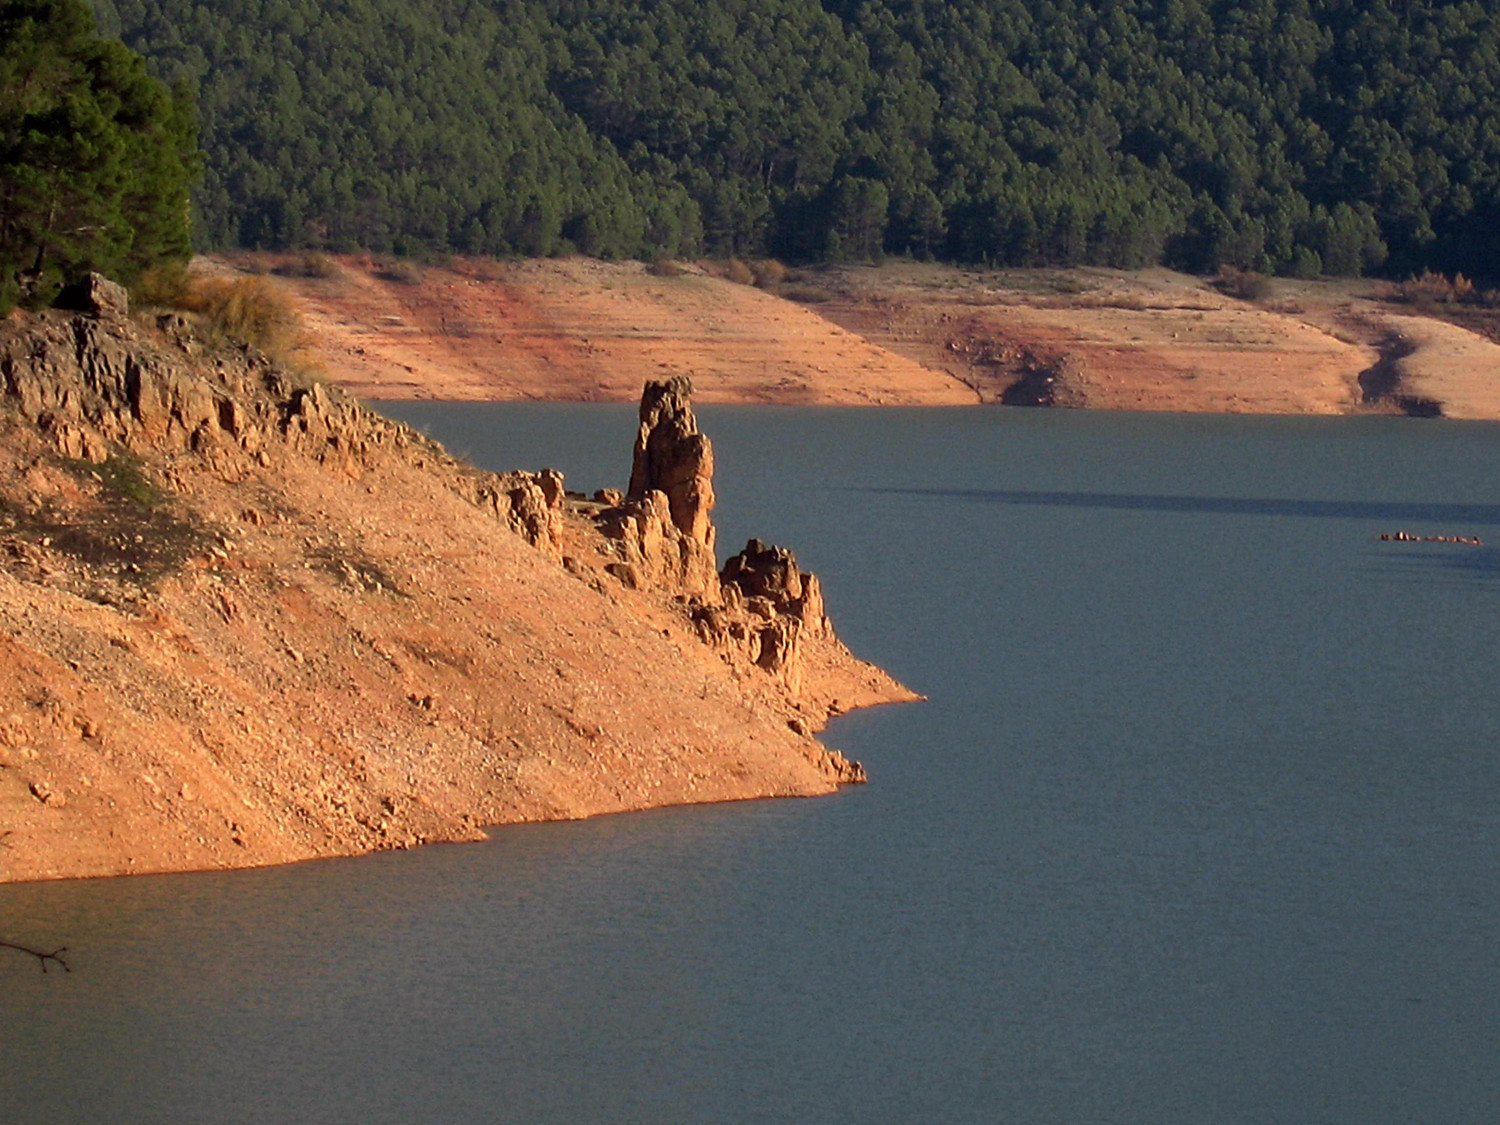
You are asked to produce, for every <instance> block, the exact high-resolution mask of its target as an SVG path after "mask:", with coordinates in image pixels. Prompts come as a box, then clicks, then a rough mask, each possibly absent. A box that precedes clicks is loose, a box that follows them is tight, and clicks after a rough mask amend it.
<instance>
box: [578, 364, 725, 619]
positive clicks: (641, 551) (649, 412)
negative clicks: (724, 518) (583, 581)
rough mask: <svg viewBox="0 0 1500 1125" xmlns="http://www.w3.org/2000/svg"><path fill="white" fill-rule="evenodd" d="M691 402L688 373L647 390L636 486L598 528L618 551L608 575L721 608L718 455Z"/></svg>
mask: <svg viewBox="0 0 1500 1125" xmlns="http://www.w3.org/2000/svg"><path fill="white" fill-rule="evenodd" d="M692 396H693V384H692V381H691V380H690V379H688V378H687V377H686V376H683V375H679V376H675V377H674V378H671V379H667V380H663V381H658V382H650V383H647V384H646V388H645V391H644V392H643V393H642V395H641V409H640V429H639V431H638V432H637V433H636V439H635V450H634V455H633V458H632V462H631V468H630V487H629V488H628V489H627V490H626V492H625V498H624V500H623V501H622V502H621V503H620V505H619V506H618V507H615V508H613V509H611V510H609V511H608V512H607V513H606V515H605V517H604V518H602V519H601V520H600V529H601V530H602V531H603V532H604V534H605V535H606V536H608V537H609V538H610V539H612V540H614V541H615V542H616V543H617V544H618V545H619V546H618V553H619V556H620V557H619V559H618V560H617V561H616V562H614V563H612V564H611V566H610V573H612V574H614V575H615V577H617V578H618V579H619V580H620V581H621V582H623V583H624V584H625V585H627V586H630V587H632V588H634V589H643V588H666V589H670V590H674V591H679V592H682V593H685V594H691V595H695V596H697V597H700V598H704V599H706V600H708V601H712V602H717V601H718V597H719V591H718V585H719V581H718V572H717V563H716V560H715V557H714V539H715V531H714V526H713V522H712V519H711V516H712V515H713V510H714V486H713V474H714V453H713V445H712V443H711V442H710V441H709V440H708V438H707V437H705V436H704V435H703V434H701V433H699V432H698V420H697V418H695V417H694V415H693V408H692Z"/></svg>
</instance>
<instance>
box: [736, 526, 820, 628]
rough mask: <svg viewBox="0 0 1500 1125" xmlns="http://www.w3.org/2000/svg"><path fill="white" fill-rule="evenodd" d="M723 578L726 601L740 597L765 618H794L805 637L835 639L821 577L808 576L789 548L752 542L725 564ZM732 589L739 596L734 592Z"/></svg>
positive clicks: (755, 540)
mask: <svg viewBox="0 0 1500 1125" xmlns="http://www.w3.org/2000/svg"><path fill="white" fill-rule="evenodd" d="M719 577H720V580H721V582H722V583H723V587H724V591H725V600H726V602H732V601H733V600H735V594H737V595H738V597H739V598H742V599H744V600H745V602H746V605H747V607H748V608H750V609H751V611H752V612H755V613H758V614H760V615H761V616H772V617H775V616H786V617H790V618H792V619H793V620H795V621H796V622H797V623H798V625H799V626H800V628H801V631H802V633H803V634H804V635H805V636H809V637H832V636H833V628H832V626H831V625H830V624H829V622H828V615H827V613H826V612H825V611H824V608H823V588H822V585H821V584H820V583H819V582H818V576H817V575H816V574H804V573H803V572H802V571H801V569H800V568H798V566H797V559H796V556H795V555H793V554H792V552H791V551H789V550H787V549H786V548H785V547H768V546H766V545H765V544H764V543H762V542H761V541H760V540H759V539H751V540H750V541H749V542H748V543H746V544H745V549H744V550H743V551H741V552H740V553H739V554H737V555H735V556H734V558H732V559H730V560H729V561H728V562H727V563H725V564H724V569H723V570H722V571H721V572H720V574H719ZM731 588H732V589H733V591H735V594H732V593H730V591H731ZM762 603H764V608H762ZM768 611H769V612H768Z"/></svg>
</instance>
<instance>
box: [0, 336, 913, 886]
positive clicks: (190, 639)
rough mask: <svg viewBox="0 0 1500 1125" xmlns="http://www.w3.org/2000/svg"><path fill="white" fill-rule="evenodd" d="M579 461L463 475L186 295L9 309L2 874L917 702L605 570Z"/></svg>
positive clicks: (401, 831) (809, 727) (732, 750)
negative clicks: (562, 474) (258, 349)
mask: <svg viewBox="0 0 1500 1125" xmlns="http://www.w3.org/2000/svg"><path fill="white" fill-rule="evenodd" d="M621 440H622V444H624V443H625V442H627V441H628V440H629V435H622V439H621ZM557 483H558V482H557V481H556V480H555V479H553V478H546V477H533V476H527V475H511V476H505V477H496V476H492V475H491V474H484V473H478V472H476V471H474V470H471V469H468V468H467V467H466V466H463V465H460V464H458V463H456V462H454V461H452V460H451V459H450V458H448V457H447V455H446V454H444V453H443V452H442V451H441V450H440V449H438V448H437V447H435V446H433V445H431V444H430V443H428V442H426V441H425V440H424V439H422V438H420V437H419V436H418V435H416V434H414V433H412V432H411V431H408V430H406V429H405V428H404V427H400V426H397V425H394V424H392V423H389V422H386V421H384V420H383V419H380V418H378V417H376V416H373V415H370V414H369V413H367V412H365V411H363V410H362V409H360V408H358V407H356V406H355V405H353V404H352V403H350V402H347V401H343V400H342V399H340V397H339V396H338V395H337V394H334V395H330V394H328V393H327V392H324V391H323V390H321V389H320V388H317V387H311V388H309V387H299V386H297V385H295V384H294V382H293V381H292V380H290V379H289V377H288V376H287V375H286V374H285V373H284V372H282V371H279V370H278V369H276V368H274V367H273V366H272V365H270V364H268V363H267V362H266V361H265V360H264V359H263V358H261V357H258V356H256V355H246V354H243V353H236V352H230V353H219V354H212V353H205V352H204V351H203V348H202V346H201V345H200V344H199V343H197V342H196V340H195V338H194V335H193V333H192V330H191V326H189V325H187V324H185V323H184V322H182V321H181V319H180V318H172V317H167V318H163V319H162V320H161V322H160V323H159V324H157V323H155V322H152V323H144V322H142V321H141V320H140V319H135V320H127V319H123V318H113V317H110V316H109V315H107V314H106V315H104V316H102V317H99V318H91V317H87V316H79V317H72V316H66V315H63V314H56V313H53V314H46V315H42V316H34V317H30V318H22V319H19V320H14V319H13V320H12V321H10V322H7V323H5V324H4V325H3V326H0V682H3V683H4V684H5V685H6V691H5V693H4V696H3V699H0V880H21V879H39V878H50V877H62V876H82V875H100V874H114V873H123V872H142V871H163V870H185V869H196V868H210V867H219V866H246V865H254V864H266V863H278V862H284V861H288V860H296V859H304V858H309V857H314V856H320V855H336V854H352V853H358V852H362V851H367V850H370V849H375V848H388V847H403V846H408V845H411V844H415V843H419V842H422V841H427V840H453V839H467V838H474V837H477V836H478V835H479V834H480V827H481V826H482V825H486V824H494V823H501V822H507V821H517V820H531V819H540V818H557V817H578V816H588V815H593V814H596V813H603V812H612V811H617V810H624V809H635V808H643V807H647V806H653V805H663V804H671V803H677V802H689V801H712V800H729V799H738V798H745V797H755V796H764V795H810V794H817V793H826V792H829V791H831V790H832V789H834V788H835V787H836V786H837V785H838V784H839V783H840V781H841V780H845V779H847V778H848V777H849V776H850V769H849V767H848V765H847V763H844V762H843V761H842V759H840V758H839V757H838V756H837V755H834V754H831V753H829V752H827V751H825V750H824V749H823V748H822V747H821V746H820V745H819V744H818V743H817V742H816V741H815V740H814V739H813V738H812V737H811V736H810V732H811V731H813V730H816V729H817V728H818V727H820V726H821V724H822V722H823V721H824V719H825V717H826V716H827V714H828V713H829V712H830V711H834V710H844V709H848V708H851V707H855V706H860V705H865V704H870V703H875V702H880V701H884V700H891V699H898V698H910V696H909V694H908V693H906V692H904V690H902V689H901V688H899V686H898V685H896V684H894V683H893V682H892V681H891V680H890V679H889V678H888V677H885V676H884V675H883V674H881V673H879V672H878V671H877V670H875V669H873V668H871V667H869V666H867V665H863V664H860V663H859V662H857V661H855V660H854V659H853V658H851V657H850V656H849V655H848V654H847V652H845V651H844V650H843V649H842V646H839V645H838V644H837V643H836V642H835V641H833V640H832V638H831V637H829V638H827V639H826V640H820V639H809V640H808V643H807V644H806V645H804V646H803V648H802V650H801V661H802V663H801V666H800V668H799V674H800V676H801V679H802V683H801V684H800V685H798V686H799V688H800V690H797V691H793V690H791V689H790V688H789V686H788V684H789V683H790V682H791V680H790V678H789V677H788V676H787V674H786V669H784V668H783V669H781V670H780V672H779V673H778V674H777V675H773V674H772V673H771V672H768V671H767V670H766V669H765V668H763V667H761V666H760V665H759V664H757V663H756V662H755V661H754V660H753V659H749V658H747V657H746V654H745V653H740V654H739V655H738V656H737V655H736V652H734V651H728V650H725V651H715V650H714V649H713V648H711V647H710V646H709V645H707V644H705V643H704V642H703V640H702V639H701V636H700V635H701V633H702V627H701V626H700V625H698V624H695V622H694V621H693V620H692V619H691V618H690V616H689V609H688V607H687V606H685V605H683V604H681V603H680V602H678V601H674V600H673V597H672V592H671V591H670V590H668V589H663V588H646V589H634V590H633V589H628V588H626V587H625V586H624V585H622V584H621V582H620V581H618V580H617V579H616V578H614V577H612V576H611V574H610V573H609V572H607V571H606V570H605V567H606V566H611V565H617V564H618V562H619V558H620V552H621V550H622V549H623V548H622V545H621V543H619V542H615V541H611V540H607V539H605V538H603V537H601V535H600V533H599V531H598V530H597V527H598V525H597V521H596V518H595V517H596V516H597V513H598V511H599V509H600V507H601V506H600V505H590V504H587V503H583V502H580V501H574V500H565V499H564V498H563V497H562V495H561V494H560V490H558V489H557V488H556V487H555V486H556V485H557ZM622 483H623V482H622ZM611 510H613V509H611ZM619 511H623V509H620V510H619ZM617 514H618V512H617ZM630 526H632V527H634V526H635V525H634V524H631V525H630ZM648 530H649V529H648ZM657 538H658V540H661V535H660V534H658V536H657ZM617 569H618V567H617ZM766 613H767V614H768V615H769V616H770V617H772V618H774V617H776V610H775V609H774V607H773V608H769V609H767V610H766ZM731 618H732V615H731ZM731 618H726V620H731ZM734 620H740V621H743V615H741V618H733V619H732V620H731V624H733V621H734ZM782 624H783V625H785V624H786V623H784V622H783V623H782ZM788 627H789V626H788ZM752 634H753V630H752ZM749 655H750V656H753V655H754V653H750V654H749Z"/></svg>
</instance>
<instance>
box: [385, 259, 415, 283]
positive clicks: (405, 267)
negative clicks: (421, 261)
mask: <svg viewBox="0 0 1500 1125" xmlns="http://www.w3.org/2000/svg"><path fill="white" fill-rule="evenodd" d="M375 276H376V277H378V278H380V280H381V281H389V282H393V283H394V284H396V285H421V284H422V279H423V276H424V275H423V272H422V267H421V266H419V265H417V263H416V262H413V261H409V260H408V259H406V258H387V259H383V260H381V261H380V262H378V263H377V264H376V266H375Z"/></svg>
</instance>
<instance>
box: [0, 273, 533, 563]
mask: <svg viewBox="0 0 1500 1125" xmlns="http://www.w3.org/2000/svg"><path fill="white" fill-rule="evenodd" d="M65 297H66V302H65V303H67V304H68V305H69V306H70V308H76V309H79V310H81V311H82V312H81V315H72V316H68V315H62V314H61V313H48V314H43V315H41V316H38V317H36V318H33V322H32V323H30V324H29V325H28V326H27V330H26V331H25V332H19V331H14V330H12V331H5V332H0V399H3V400H6V401H8V402H9V403H10V404H11V405H12V406H13V407H14V408H15V409H16V410H17V411H18V412H19V413H20V415H21V416H22V417H23V418H24V419H25V420H26V421H28V422H30V423H33V424H34V425H36V426H37V428H38V429H39V430H41V431H42V433H44V434H46V435H47V436H48V437H49V438H50V439H51V441H52V442H53V444H54V445H55V447H56V448H57V450H58V452H59V453H61V454H62V455H63V456H64V457H68V458H71V459H73V460H78V461H91V462H93V463H95V464H98V463H101V462H103V461H105V460H106V459H108V458H109V456H110V455H111V453H112V452H113V451H115V450H117V449H118V450H125V451H129V452H130V453H133V454H137V455H139V454H143V453H145V452H147V451H153V452H165V453H168V454H186V453H189V452H191V453H193V454H196V455H199V456H202V457H204V458H205V459H207V460H208V461H209V462H210V464H211V465H212V466H213V467H214V468H215V470H216V471H217V472H219V473H220V475H222V476H224V477H225V478H226V479H230V480H233V479H235V478H236V477H237V476H238V475H240V474H242V473H243V472H245V471H246V470H247V469H248V468H249V467H250V466H251V464H252V463H253V464H256V465H259V466H261V467H266V466H270V465H272V464H273V463H274V462H275V459H276V458H277V457H278V456H281V455H283V454H284V453H285V452H287V451H291V452H296V453H301V454H307V455H310V456H312V457H313V458H314V459H316V460H317V461H319V462H320V463H322V464H323V465H325V466H327V467H328V468H330V469H331V470H334V471H336V472H340V473H343V474H346V475H348V476H349V477H353V478H357V477H359V476H360V475H361V473H362V472H364V471H365V469H366V468H367V467H368V466H369V465H370V464H371V462H372V460H374V459H376V458H379V457H387V456H395V457H400V458H406V459H410V460H413V461H415V462H417V463H421V462H423V461H424V460H427V459H431V460H433V461H434V462H442V463H445V464H446V465H447V466H449V467H450V468H452V470H453V472H452V474H451V478H452V481H453V487H454V488H455V490H456V491H458V492H460V494H462V495H464V496H465V497H466V498H467V499H469V500H470V501H471V502H473V503H475V504H477V505H479V506H480V507H483V508H485V509H487V510H489V511H491V512H493V513H494V514H495V516H496V518H498V519H500V520H501V521H502V522H503V523H505V524H506V525H507V526H508V527H510V528H511V529H512V530H513V531H515V532H516V533H517V534H519V535H521V536H522V537H524V538H525V539H526V540H527V541H528V542H530V543H531V544H532V545H533V546H536V547H539V548H541V549H543V550H545V551H547V552H549V553H551V554H554V555H555V554H557V552H558V551H559V549H560V543H561V519H562V494H563V488H562V476H561V474H559V473H555V472H552V473H542V474H531V473H508V474H504V475H496V474H493V473H482V472H479V471H477V470H473V469H470V468H468V467H467V466H463V465H461V464H460V463H459V462H457V461H455V460H454V459H453V458H451V457H449V456H448V455H447V454H446V453H443V452H442V451H441V450H439V449H437V448H436V447H435V446H433V445H432V444H431V443H430V442H428V441H427V440H426V439H425V438H423V437H422V436H421V435H420V434H417V433H416V432H415V431H413V430H411V429H410V428H408V427H406V426H404V425H401V424H400V423H397V422H392V421H390V420H388V419H386V418H383V417H381V416H380V415H378V414H375V413H374V412H372V411H369V410H366V409H364V408H363V407H361V406H360V405H359V404H358V403H357V402H355V401H354V400H353V399H351V398H349V397H348V396H346V395H344V394H343V393H341V392H339V391H336V390H331V389H329V388H328V387H325V386H324V385H323V384H321V383H319V382H316V381H314V380H309V379H305V378H301V377H299V376H297V375H296V374H294V373H293V372H290V371H288V370H287V369H285V368H284V367H282V366H280V365H278V364H276V363H274V362H273V361H271V360H270V359H269V358H268V357H266V356H265V355H263V354H261V353H260V352H259V351H257V350H255V349H254V348H248V347H239V348H229V349H223V350H220V351H218V352H217V353H216V354H214V355H213V356H212V357H207V356H206V355H205V349H204V347H203V345H202V344H201V342H200V341H199V340H198V338H197V336H196V334H195V332H194V330H193V325H192V322H191V321H190V320H189V319H188V318H187V317H184V316H183V315H181V314H178V313H167V314H163V315H161V316H159V317H157V319H156V322H155V324H154V328H155V331H152V330H151V327H143V326H142V325H139V324H137V323H136V322H135V321H134V320H133V319H132V318H130V317H129V315H128V312H129V309H128V303H127V298H126V295H125V291H124V290H123V289H121V288H120V287H119V286H118V285H115V284H114V283H113V282H110V281H107V280H105V279H103V278H101V277H98V275H91V276H90V277H89V278H88V279H85V281H84V282H82V283H80V284H79V285H77V286H74V287H72V288H70V289H69V290H67V291H66V293H65Z"/></svg>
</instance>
